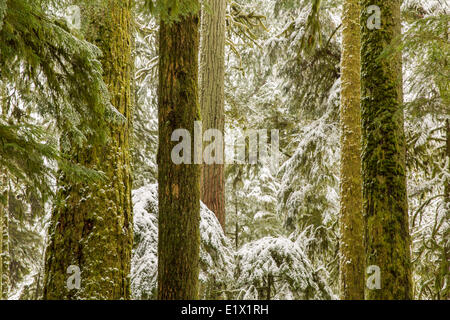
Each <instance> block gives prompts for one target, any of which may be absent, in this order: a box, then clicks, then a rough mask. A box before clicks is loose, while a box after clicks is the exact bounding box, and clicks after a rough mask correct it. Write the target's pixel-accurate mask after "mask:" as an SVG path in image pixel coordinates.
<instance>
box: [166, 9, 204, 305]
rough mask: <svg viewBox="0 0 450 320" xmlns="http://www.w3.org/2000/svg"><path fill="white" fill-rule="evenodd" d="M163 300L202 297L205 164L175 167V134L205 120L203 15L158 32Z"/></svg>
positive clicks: (181, 21) (185, 19)
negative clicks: (200, 79) (201, 80)
mask: <svg viewBox="0 0 450 320" xmlns="http://www.w3.org/2000/svg"><path fill="white" fill-rule="evenodd" d="M159 41H160V42H159V48H160V60H159V111H158V117H159V149H158V184H159V186H158V199H159V218H158V221H159V242H158V298H159V299H162V300H184V299H197V298H198V275H199V265H198V263H199V246H200V232H199V225H200V169H201V167H200V165H196V164H190V165H187V164H181V165H175V164H174V163H173V162H172V160H171V151H172V148H173V147H174V146H175V144H177V142H172V141H171V135H172V132H173V131H174V130H176V129H179V128H184V129H187V130H189V132H190V134H191V137H192V138H193V137H194V122H195V121H197V120H200V107H199V102H198V84H197V81H198V60H197V59H198V50H199V34H198V16H196V15H191V16H186V17H182V18H181V20H180V22H175V23H171V24H167V23H165V22H164V21H163V22H161V27H160V34H159Z"/></svg>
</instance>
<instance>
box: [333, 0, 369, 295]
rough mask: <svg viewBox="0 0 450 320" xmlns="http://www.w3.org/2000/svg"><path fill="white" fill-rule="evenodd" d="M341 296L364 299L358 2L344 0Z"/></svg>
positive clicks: (356, 0)
mask: <svg viewBox="0 0 450 320" xmlns="http://www.w3.org/2000/svg"><path fill="white" fill-rule="evenodd" d="M342 15H343V16H342V25H343V29H342V61H341V72H342V75H341V88H342V89H341V186H340V189H341V212H340V221H339V224H340V230H341V241H340V244H339V249H340V293H341V299H343V300H362V299H364V221H363V215H362V177H361V111H360V101H361V100H360V93H361V90H360V79H361V74H360V68H361V66H360V63H361V56H360V50H361V39H360V25H359V15H360V6H359V0H346V1H345V2H344V8H343V12H342Z"/></svg>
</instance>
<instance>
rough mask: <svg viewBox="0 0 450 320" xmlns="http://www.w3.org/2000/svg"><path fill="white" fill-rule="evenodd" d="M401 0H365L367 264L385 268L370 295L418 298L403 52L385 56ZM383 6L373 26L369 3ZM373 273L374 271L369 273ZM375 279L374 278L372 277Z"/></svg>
mask: <svg viewBox="0 0 450 320" xmlns="http://www.w3.org/2000/svg"><path fill="white" fill-rule="evenodd" d="M400 4H401V1H400V0H389V1H386V0H383V1H381V0H376V1H373V0H363V1H362V2H361V10H362V15H361V26H362V28H361V39H362V50H361V54H362V56H361V62H362V69H361V74H362V79H361V80H362V81H361V89H362V96H361V97H362V100H361V115H362V137H363V149H362V169H363V171H362V172H363V197H364V219H365V249H366V266H367V267H368V266H372V265H374V266H378V267H379V268H380V270H381V289H366V292H365V294H366V299H370V300H373V299H386V300H391V299H393V300H401V299H412V298H413V288H412V279H411V252H410V243H411V240H410V233H409V223H408V204H407V194H406V165H405V154H406V143H405V134H404V126H403V121H404V116H403V106H402V103H403V93H402V58H401V54H400V53H399V54H397V55H395V56H392V57H389V58H387V59H379V56H380V54H381V53H382V52H383V50H384V49H385V48H386V46H388V45H390V44H391V43H392V42H393V40H394V39H395V38H396V37H397V36H400V34H401V23H400V22H401V20H400ZM371 5H377V6H378V7H379V8H380V9H381V28H380V29H376V28H375V29H372V30H371V29H369V28H368V26H367V20H368V19H369V17H370V15H371V14H373V12H372V13H368V10H367V9H368V7H369V6H371ZM368 276H372V275H368ZM368 280H370V279H368Z"/></svg>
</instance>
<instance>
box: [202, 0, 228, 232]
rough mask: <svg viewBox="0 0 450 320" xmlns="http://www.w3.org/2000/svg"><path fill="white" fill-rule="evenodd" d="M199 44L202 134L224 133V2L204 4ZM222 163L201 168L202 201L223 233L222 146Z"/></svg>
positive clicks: (205, 165)
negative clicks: (215, 131) (209, 130)
mask: <svg viewBox="0 0 450 320" xmlns="http://www.w3.org/2000/svg"><path fill="white" fill-rule="evenodd" d="M204 1H205V3H204V5H203V10H202V27H201V41H200V78H199V79H200V106H201V110H202V121H203V131H206V130H208V129H217V130H219V131H220V132H222V134H224V131H225V110H224V108H225V94H224V88H225V84H224V81H225V22H226V20H225V13H226V0H204ZM222 155H223V157H222V162H221V163H214V164H203V169H202V182H201V186H202V201H203V202H204V203H205V205H206V206H207V207H208V208H209V209H210V210H211V211H213V212H214V213H215V214H216V217H217V219H218V220H219V222H220V224H221V225H222V228H223V229H224V230H225V179H224V161H225V159H224V146H223V148H222Z"/></svg>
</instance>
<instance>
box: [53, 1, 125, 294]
mask: <svg viewBox="0 0 450 320" xmlns="http://www.w3.org/2000/svg"><path fill="white" fill-rule="evenodd" d="M77 4H79V5H80V7H82V9H81V12H82V13H83V14H82V17H81V19H82V22H83V26H82V31H83V33H84V34H85V35H86V37H87V39H88V40H89V41H91V42H93V43H94V44H96V45H97V46H98V47H99V48H100V49H101V50H102V52H103V56H102V61H101V62H102V66H103V71H104V74H103V77H104V80H105V83H106V84H107V86H108V89H109V92H110V95H111V102H112V104H113V105H114V106H115V107H116V109H117V110H118V111H119V112H120V113H121V114H122V115H123V116H125V117H126V119H127V120H126V121H125V122H124V123H121V124H118V123H111V124H110V126H111V128H110V135H111V137H110V141H108V143H107V144H105V145H96V144H93V143H90V142H89V141H88V142H87V143H86V146H84V147H83V148H72V150H71V154H72V156H73V160H74V161H76V162H78V163H79V164H82V165H85V166H87V167H89V168H95V169H99V170H101V171H103V172H104V173H105V174H106V179H105V180H104V181H100V182H96V183H89V184H88V183H84V184H72V183H70V181H65V180H64V177H62V179H61V180H60V188H59V192H58V199H59V203H58V205H57V206H56V208H55V209H54V212H53V219H52V225H51V227H50V244H49V247H48V249H47V253H46V267H45V281H44V299H127V298H129V297H130V278H129V273H130V260H131V249H132V236H133V235H132V233H133V224H132V205H131V175H130V153H129V135H130V132H131V126H130V121H131V114H132V101H133V100H132V97H133V95H132V92H131V84H132V65H133V62H132V55H131V46H132V21H131V18H132V16H131V9H132V1H131V0H95V1H91V0H90V1H79V2H78V3H77ZM69 266H74V267H75V268H79V270H80V272H81V274H80V280H81V286H80V288H77V287H75V288H73V286H72V287H70V288H69V287H68V286H67V285H66V283H67V282H68V278H69V277H71V276H72V277H73V276H76V269H73V267H72V269H69V271H68V268H69ZM74 270H75V271H74ZM68 272H69V273H68ZM70 281H72V284H76V282H75V281H74V279H73V278H72V280H69V282H70Z"/></svg>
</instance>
